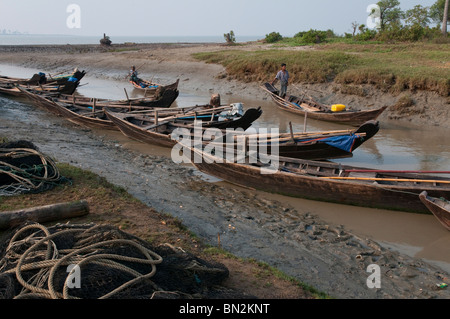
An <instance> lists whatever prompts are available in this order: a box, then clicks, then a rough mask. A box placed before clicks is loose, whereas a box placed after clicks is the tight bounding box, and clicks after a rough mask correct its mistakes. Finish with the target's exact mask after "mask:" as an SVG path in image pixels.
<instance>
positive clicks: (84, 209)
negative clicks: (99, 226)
mask: <svg viewBox="0 0 450 319" xmlns="http://www.w3.org/2000/svg"><path fill="white" fill-rule="evenodd" d="M87 214H89V206H88V203H87V201H86V200H81V201H76V202H68V203H60V204H53V205H47V206H40V207H33V208H25V209H21V210H17V211H6V212H0V229H2V230H5V229H8V228H12V227H17V226H20V225H21V224H23V223H25V222H29V221H31V222H36V223H45V222H51V221H57V220H62V219H67V218H74V217H81V216H84V215H87Z"/></svg>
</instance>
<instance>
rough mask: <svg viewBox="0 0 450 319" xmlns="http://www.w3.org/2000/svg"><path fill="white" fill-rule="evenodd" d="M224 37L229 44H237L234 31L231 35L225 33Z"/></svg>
mask: <svg viewBox="0 0 450 319" xmlns="http://www.w3.org/2000/svg"><path fill="white" fill-rule="evenodd" d="M223 37H224V38H225V41H227V43H228V44H234V43H236V38H235V37H234V32H233V30H231V31H230V33H225V34H224V35H223Z"/></svg>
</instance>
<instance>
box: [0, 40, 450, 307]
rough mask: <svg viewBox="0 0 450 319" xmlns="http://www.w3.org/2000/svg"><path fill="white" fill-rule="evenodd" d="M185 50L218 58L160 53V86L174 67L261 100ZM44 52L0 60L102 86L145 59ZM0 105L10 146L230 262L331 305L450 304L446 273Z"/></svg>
mask: <svg viewBox="0 0 450 319" xmlns="http://www.w3.org/2000/svg"><path fill="white" fill-rule="evenodd" d="M188 48H189V50H191V49H192V48H196V50H198V48H201V49H205V50H211V49H214V47H213V46H210V45H208V46H206V45H205V46H203V45H199V46H197V47H195V46H193V47H191V46H186V47H182V46H181V47H178V48H172V47H169V48H166V49H167V50H168V51H164V52H165V56H166V57H167V59H168V60H163V61H159V63H158V64H159V65H160V67H161V69H160V70H159V71H158V72H160V73H158V74H161V75H160V79H169V78H173V77H174V75H175V68H177V72H176V73H178V75H183V76H184V78H181V80H182V81H183V82H182V83H183V85H186V89H187V90H188V91H196V90H198V91H199V92H201V93H202V94H203V93H204V94H207V93H208V92H209V91H210V89H214V90H217V89H218V87H219V88H220V86H216V83H219V82H220V83H221V84H217V85H222V88H223V89H224V90H225V89H227V90H229V91H231V90H232V89H236V88H239V90H242V92H246V94H251V92H252V90H254V92H255V94H262V93H261V92H260V93H256V92H257V91H258V92H259V90H258V88H257V85H256V84H251V85H250V84H242V83H234V82H233V81H221V80H219V79H217V78H216V76H215V75H217V74H219V73H220V72H223V71H224V70H223V68H222V67H221V66H217V65H206V64H203V63H199V62H196V61H193V60H191V59H190V58H189V56H188V55H187V56H186V50H188ZM220 48H221V46H217V49H220ZM46 50H48V49H45V50H43V51H39V50H35V51H32V52H31V51H30V52H28V53H26V52H24V51H20V52H19V53H17V52H16V53H17V54H16V53H8V52H2V53H1V54H0V60H1V61H2V62H6V63H10V64H13V65H18V66H23V67H30V68H42V69H45V70H49V71H52V70H53V72H55V71H57V70H61V69H63V68H64V67H67V66H71V67H72V66H73V67H81V66H86V68H85V69H87V70H88V71H90V72H91V73H95V74H98V76H99V77H104V78H111V79H114V78H120V77H122V76H123V74H122V73H123V70H128V67H129V62H130V58H132V57H130V56H129V55H130V54H136V56H135V59H139V56H142V54H140V53H139V54H138V53H137V52H136V53H130V52H128V53H126V54H125V55H122V53H121V52H116V53H105V52H95V51H94V52H90V51H88V52H85V53H83V52H80V53H79V54H75V53H74V54H73V56H70V55H68V54H67V51H64V52H65V53H61V52H59V51H58V52H57V53H55V55H57V56H58V57H59V58H58V59H55V55H53V54H49V52H46ZM58 50H60V49H58ZM158 50H160V49H159V48H154V50H153V51H152V52H153V53H151V52H148V56H149V57H151V54H153V55H156V54H163V53H162V52H159V51H158ZM161 50H163V49H161ZM177 50H181V51H182V53H180V52H181V51H180V52H179V51H177ZM40 52H41V53H40ZM50 52H52V51H50ZM156 52H158V53H156ZM172 52H174V54H171V53H172ZM177 52H178V53H177ZM176 54H180V56H184V58H181V57H177V55H176ZM99 55H100V56H101V57H102V59H99ZM141 58H142V57H141ZM177 59H178V60H179V61H182V62H180V63H181V64H178V65H177V67H175V66H172V67H171V68H170V69H169V67H168V65H169V64H171V61H172V60H173V61H178V60H177ZM150 61H153V60H150ZM155 61H158V60H155ZM173 61H172V62H173ZM152 63H153V62H152ZM155 63H156V62H155ZM163 63H164V65H162V66H161V64H163ZM133 64H136V65H138V64H139V63H138V62H136V63H133ZM181 65H184V66H185V69H183V68H182V66H181ZM153 66H154V65H153ZM88 67H89V69H88ZM150 69H151V66H149V69H148V70H150ZM165 70H166V71H167V73H165V72H164V71H165ZM155 72H156V71H155ZM149 73H150V72H149ZM233 86H234V87H233ZM244 87H245V88H244ZM239 90H238V91H239ZM261 96H262V95H261ZM0 103H1V107H2V115H1V116H0V135H1V136H6V137H7V138H8V139H9V140H17V139H27V140H30V141H32V142H33V143H35V144H36V145H37V146H38V147H39V148H40V150H41V151H42V152H44V153H47V154H49V155H51V156H52V157H54V158H55V159H57V161H59V162H65V163H69V164H71V165H74V166H77V167H80V168H83V169H86V170H90V171H92V172H94V173H96V174H99V175H101V176H104V177H105V178H107V179H108V181H110V182H111V183H114V184H116V185H119V186H122V187H124V188H126V189H127V190H128V191H129V193H130V194H132V195H133V196H135V197H136V198H138V199H140V200H141V201H142V202H144V203H146V204H147V205H149V206H150V207H153V208H155V209H156V210H157V211H160V212H164V213H168V214H170V215H172V216H175V217H178V218H179V219H180V220H181V221H182V222H183V224H184V225H186V226H187V227H188V228H189V229H190V230H192V231H193V232H194V233H196V234H197V235H198V236H199V237H201V238H202V239H203V240H205V241H206V242H208V243H210V244H211V245H218V235H220V239H221V241H220V242H221V246H222V247H223V248H224V249H226V250H228V251H230V252H231V253H233V254H235V255H237V256H240V257H246V258H255V259H257V260H261V261H264V262H267V263H268V264H270V265H271V266H274V267H277V268H279V269H280V270H282V271H283V272H285V273H287V274H288V275H291V276H293V277H295V278H298V279H299V280H300V281H302V282H305V283H307V284H309V285H311V286H313V287H316V288H317V289H318V290H321V291H324V292H326V293H328V294H329V295H331V296H333V297H336V298H343V299H351V298H362V299H364V298H373V299H388V298H420V299H422V298H444V299H447V298H449V297H450V290H449V289H445V288H444V289H442V288H439V287H438V284H440V283H442V282H448V280H449V279H448V278H449V275H448V274H447V273H446V272H445V271H443V270H442V269H440V268H438V267H437V266H434V265H432V264H430V263H427V262H424V261H423V260H421V259H419V258H412V257H408V256H407V255H404V254H400V253H398V252H396V251H394V250H390V249H387V248H384V247H383V246H381V245H380V244H378V243H377V242H375V241H373V240H371V239H370V238H365V237H362V236H357V235H355V234H353V233H351V232H350V231H348V230H346V229H345V228H344V227H343V226H341V225H333V224H331V223H326V222H324V221H323V220H322V219H320V218H319V217H318V216H315V215H314V214H311V213H310V212H309V211H308V210H306V209H298V208H293V207H292V206H290V205H288V204H286V203H284V202H282V201H277V200H272V199H268V198H267V196H264V194H261V193H260V192H255V191H253V190H250V189H242V188H239V187H234V186H230V185H227V184H226V183H211V182H209V181H206V180H205V179H204V178H203V176H202V174H200V173H199V172H198V171H196V170H195V169H194V168H193V167H192V166H190V165H177V164H175V163H173V161H172V160H171V159H170V157H169V156H168V155H167V154H168V153H166V154H164V153H165V151H163V150H159V151H158V153H151V152H144V151H140V150H139V149H140V148H142V149H145V146H144V145H141V146H139V145H138V146H137V147H133V148H130V147H126V146H124V145H125V144H127V141H126V138H124V137H122V136H119V135H116V136H114V135H111V134H110V133H106V132H102V131H98V130H91V129H86V128H81V127H79V126H76V125H74V124H71V123H69V122H67V121H66V120H64V119H62V118H58V117H55V116H53V115H49V114H48V113H45V112H44V111H41V110H39V109H35V108H34V107H33V106H31V105H29V104H23V103H21V102H17V101H12V100H9V99H6V98H3V97H0ZM370 265H377V266H379V267H380V271H381V272H380V275H381V277H380V279H381V288H379V289H376V288H375V289H370V288H369V287H368V285H367V280H368V278H369V276H370V275H371V273H370V272H368V271H367V269H368V267H369V266H370Z"/></svg>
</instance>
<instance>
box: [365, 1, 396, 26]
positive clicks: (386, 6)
mask: <svg viewBox="0 0 450 319" xmlns="http://www.w3.org/2000/svg"><path fill="white" fill-rule="evenodd" d="M377 5H378V7H379V8H380V13H379V14H380V16H379V18H380V29H381V31H383V30H385V29H386V27H387V26H389V25H391V24H397V23H399V22H400V19H401V18H402V15H403V12H402V11H401V10H400V8H399V5H400V2H399V1H398V0H381V1H378V2H377ZM372 13H374V10H372Z"/></svg>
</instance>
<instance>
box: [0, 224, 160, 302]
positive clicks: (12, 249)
mask: <svg viewBox="0 0 450 319" xmlns="http://www.w3.org/2000/svg"><path fill="white" fill-rule="evenodd" d="M59 227H62V229H61V230H60V231H57V232H54V233H51V232H50V231H49V229H47V228H46V227H44V226H42V225H40V224H30V225H26V226H24V227H23V228H21V229H19V230H18V231H17V232H16V233H15V234H14V236H13V237H12V238H11V240H10V242H9V244H8V246H7V248H6V250H5V252H6V253H5V256H4V257H3V258H2V260H1V262H0V275H5V274H6V275H8V274H15V276H16V279H17V281H18V282H19V283H20V285H21V286H22V287H23V289H22V291H21V292H20V294H18V295H17V296H15V299H24V298H45V299H79V297H74V296H72V295H70V289H72V288H71V287H69V286H70V285H69V283H70V282H71V280H72V279H73V277H72V275H73V273H74V268H72V270H71V271H70V272H69V273H68V274H67V277H66V279H65V281H64V285H63V287H62V289H60V290H58V287H57V286H58V285H57V283H56V282H55V281H56V280H55V277H56V274H57V273H58V274H59V276H60V275H61V270H60V268H61V267H67V266H70V265H77V266H78V267H79V269H85V267H86V265H87V264H89V263H92V264H95V265H96V266H101V267H105V268H110V269H116V270H119V271H121V272H123V273H126V274H128V275H131V276H133V277H134V278H133V279H131V280H128V281H127V282H125V283H123V284H121V285H120V286H118V287H116V288H114V289H112V290H111V291H110V292H109V293H106V294H104V295H103V296H100V297H99V299H106V298H111V297H113V296H114V295H115V294H117V293H119V292H121V291H123V290H125V289H126V288H128V287H130V286H131V285H133V284H136V283H137V282H139V281H142V280H145V279H149V278H151V277H153V276H154V275H155V273H156V265H158V264H160V263H161V262H162V261H163V259H162V257H161V256H159V255H158V254H156V253H155V252H153V251H151V250H149V249H148V248H146V247H144V246H143V245H141V244H140V243H138V242H137V241H135V240H131V239H124V238H120V239H108V240H100V241H98V242H94V243H93V241H94V240H96V239H104V238H107V237H108V236H109V237H111V234H112V231H111V230H110V229H107V230H106V232H105V229H103V230H102V229H100V228H99V227H101V226H98V225H85V226H80V225H78V226H71V225H62V226H61V225H60V226H59ZM30 230H31V231H32V230H36V231H34V232H32V233H31V234H29V232H30ZM67 235H69V236H70V238H72V236H73V237H75V238H78V241H76V242H75V244H74V245H73V247H72V248H63V249H59V248H58V245H57V244H56V241H57V239H58V237H60V238H59V239H60V241H61V237H64V236H67ZM21 237H24V238H22V239H20V238H21ZM28 246H29V248H26V247H28ZM114 247H120V249H121V250H122V251H123V250H125V251H128V252H130V251H131V250H134V254H136V252H138V253H139V254H140V255H141V257H134V256H125V255H120V254H116V253H112V252H111V249H113V248H114ZM25 248H26V250H25V252H23V253H17V251H23V250H24V249H25ZM121 262H127V264H129V263H138V264H143V265H147V267H146V269H149V271H148V272H147V273H144V274H142V273H140V272H139V271H137V270H135V269H133V268H131V267H130V266H127V265H125V264H123V263H121ZM58 270H59V272H58ZM33 271H34V272H35V273H34V274H33V275H31V276H30V274H29V272H33ZM24 273H27V277H28V278H27V279H25V276H24ZM66 273H67V272H66ZM83 276H84V275H83ZM86 276H87V275H86ZM83 278H84V277H82V278H81V279H83ZM156 288H157V287H156ZM155 290H157V289H155Z"/></svg>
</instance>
